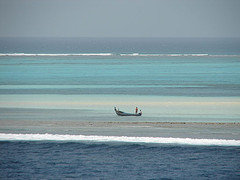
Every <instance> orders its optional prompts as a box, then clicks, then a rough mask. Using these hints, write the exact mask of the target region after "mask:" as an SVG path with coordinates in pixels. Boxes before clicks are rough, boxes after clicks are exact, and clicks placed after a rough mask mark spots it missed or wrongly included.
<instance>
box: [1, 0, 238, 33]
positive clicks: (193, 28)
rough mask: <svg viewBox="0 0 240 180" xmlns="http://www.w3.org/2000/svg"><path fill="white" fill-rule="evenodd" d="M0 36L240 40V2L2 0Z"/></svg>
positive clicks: (212, 0) (184, 0)
mask: <svg viewBox="0 0 240 180" xmlns="http://www.w3.org/2000/svg"><path fill="white" fill-rule="evenodd" d="M0 37H240V0H0Z"/></svg>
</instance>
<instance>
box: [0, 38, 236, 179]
mask: <svg viewBox="0 0 240 180" xmlns="http://www.w3.org/2000/svg"><path fill="white" fill-rule="evenodd" d="M239 97H240V39H233V38H201V39H200V38H199V39H197V38H0V114H1V115H0V179H127V178H130V179H239V178H240V171H239V169H240V163H239V162H240V111H239V110H240V98H239ZM114 107H117V108H119V109H120V110H122V111H124V112H129V113H134V112H135V108H136V107H138V109H139V110H140V109H141V110H142V112H143V114H142V116H141V117H119V116H117V115H116V114H115V112H114Z"/></svg>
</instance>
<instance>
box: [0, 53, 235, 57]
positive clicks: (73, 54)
mask: <svg viewBox="0 0 240 180" xmlns="http://www.w3.org/2000/svg"><path fill="white" fill-rule="evenodd" d="M1 56H20V57H22V56H30V57H31V56H136V57H206V56H208V57H240V55H234V54H233V55H230V54H229V55H211V54H142V53H130V54H124V53H120V54H115V53H70V54H51V53H49V54H46V53H39V54H32V53H0V57H1Z"/></svg>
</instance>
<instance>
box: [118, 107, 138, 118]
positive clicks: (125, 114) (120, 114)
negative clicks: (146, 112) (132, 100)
mask: <svg viewBox="0 0 240 180" xmlns="http://www.w3.org/2000/svg"><path fill="white" fill-rule="evenodd" d="M114 110H115V112H116V114H117V115H118V116H141V115H142V112H141V111H140V113H136V114H134V113H125V112H122V111H119V110H117V109H116V107H115V108H114Z"/></svg>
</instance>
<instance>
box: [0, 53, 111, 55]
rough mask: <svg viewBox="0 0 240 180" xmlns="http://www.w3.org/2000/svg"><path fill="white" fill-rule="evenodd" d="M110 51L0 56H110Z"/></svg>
mask: <svg viewBox="0 0 240 180" xmlns="http://www.w3.org/2000/svg"><path fill="white" fill-rule="evenodd" d="M112 55H113V54H112V53H80V54H29V53H5V54H3V53H0V56H112Z"/></svg>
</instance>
